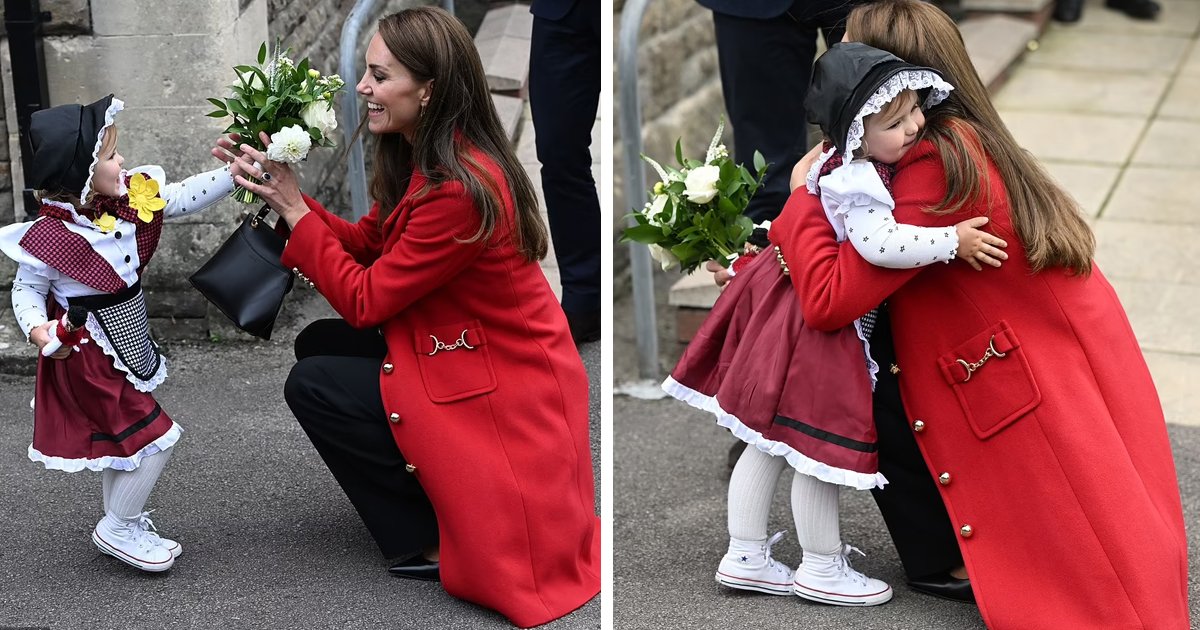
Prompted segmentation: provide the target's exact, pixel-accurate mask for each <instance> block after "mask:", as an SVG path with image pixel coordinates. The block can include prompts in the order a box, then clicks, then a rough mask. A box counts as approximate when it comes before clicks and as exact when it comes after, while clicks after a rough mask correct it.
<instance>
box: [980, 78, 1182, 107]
mask: <svg viewBox="0 0 1200 630" xmlns="http://www.w3.org/2000/svg"><path fill="white" fill-rule="evenodd" d="M1181 82H1182V80H1177V81H1176V83H1175V85H1174V88H1175V89H1178V88H1179V86H1180V83H1181ZM1170 83H1171V77H1169V76H1166V75H1160V74H1126V73H1112V72H1105V71H1099V72H1095V71H1090V72H1087V71H1082V70H1061V69H1058V68H1033V67H1030V68H1022V69H1021V71H1020V72H1019V73H1016V74H1015V75H1014V76H1013V77H1012V78H1011V79H1010V80H1009V81H1008V82H1006V83H1005V84H1004V87H1003V88H1001V89H1000V90H999V91H998V92H997V93H996V95H995V98H994V99H993V102H994V103H995V104H996V107H997V108H998V109H1024V110H1041V111H1062V112H1072V113H1075V112H1081V113H1088V114H1130V115H1133V116H1140V117H1143V118H1145V117H1149V116H1150V114H1151V112H1153V111H1154V108H1155V107H1156V106H1158V103H1159V101H1160V100H1161V99H1162V96H1163V92H1164V91H1165V90H1166V89H1167V86H1168V85H1169V84H1170ZM1195 84H1196V87H1195V88H1194V89H1193V90H1194V91H1191V92H1190V93H1191V95H1192V96H1193V97H1194V98H1193V99H1192V100H1191V101H1189V102H1188V105H1189V107H1188V108H1187V109H1194V108H1191V107H1190V105H1191V103H1194V102H1195V98H1200V81H1196V82H1195ZM1174 91H1175V90H1174V89H1173V90H1172V92H1173V93H1174ZM1181 93H1184V94H1186V93H1188V91H1186V90H1183V91H1182V92H1181ZM1169 102H1170V99H1169V98H1168V103H1169ZM1166 108H1167V105H1166V104H1164V110H1165V109H1166ZM1180 109H1181V110H1182V109H1184V108H1180ZM1162 113H1164V114H1165V113H1166V112H1165V111H1163V112H1162ZM1194 115H1195V114H1194V113H1193V116H1194Z"/></svg>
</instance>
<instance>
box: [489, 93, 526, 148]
mask: <svg viewBox="0 0 1200 630" xmlns="http://www.w3.org/2000/svg"><path fill="white" fill-rule="evenodd" d="M492 105H494V106H495V107H496V114H497V115H498V116H499V117H500V126H501V127H503V128H504V133H505V135H507V136H508V139H509V140H510V141H512V142H513V143H516V142H517V132H518V131H519V130H520V128H521V112H522V110H524V108H525V101H523V100H521V99H519V98H517V97H515V96H505V95H503V94H492Z"/></svg>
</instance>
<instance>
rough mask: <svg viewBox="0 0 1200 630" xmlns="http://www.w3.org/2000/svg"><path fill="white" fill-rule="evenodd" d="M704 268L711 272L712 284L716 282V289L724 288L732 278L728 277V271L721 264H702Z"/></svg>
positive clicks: (712, 262) (714, 262)
mask: <svg viewBox="0 0 1200 630" xmlns="http://www.w3.org/2000/svg"><path fill="white" fill-rule="evenodd" d="M704 268H705V269H707V270H708V271H711V272H713V282H716V283H717V286H718V287H721V288H725V285H726V284H728V283H729V280H730V279H731V278H733V276H731V275H729V270H728V269H726V268H724V267H722V266H721V263H719V262H717V261H715V260H710V261H708V262H706V263H704Z"/></svg>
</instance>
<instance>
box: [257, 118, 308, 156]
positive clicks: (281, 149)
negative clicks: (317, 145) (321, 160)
mask: <svg viewBox="0 0 1200 630" xmlns="http://www.w3.org/2000/svg"><path fill="white" fill-rule="evenodd" d="M311 148H312V137H311V136H309V135H308V132H307V131H305V130H304V129H301V128H300V125H292V126H291V127H284V128H283V129H280V130H279V131H277V132H275V134H274V135H272V136H271V145H270V146H268V147H267V159H268V160H273V161H275V162H287V163H289V164H295V163H296V162H299V161H300V160H303V159H304V158H305V157H308V150H309V149H311Z"/></svg>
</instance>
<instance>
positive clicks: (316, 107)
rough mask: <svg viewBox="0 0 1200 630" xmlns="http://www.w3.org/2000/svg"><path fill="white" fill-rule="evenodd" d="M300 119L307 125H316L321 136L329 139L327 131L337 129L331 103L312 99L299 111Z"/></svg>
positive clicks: (335, 115) (335, 116)
mask: <svg viewBox="0 0 1200 630" xmlns="http://www.w3.org/2000/svg"><path fill="white" fill-rule="evenodd" d="M300 119H301V120H303V121H304V124H305V125H308V126H309V127H316V128H317V130H318V131H320V132H321V137H322V138H325V139H326V140H328V139H329V133H330V132H331V131H333V130H334V129H337V114H334V113H333V103H327V102H325V101H314V102H312V103H309V104H308V106H307V107H305V108H304V110H303V111H301V112H300Z"/></svg>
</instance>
